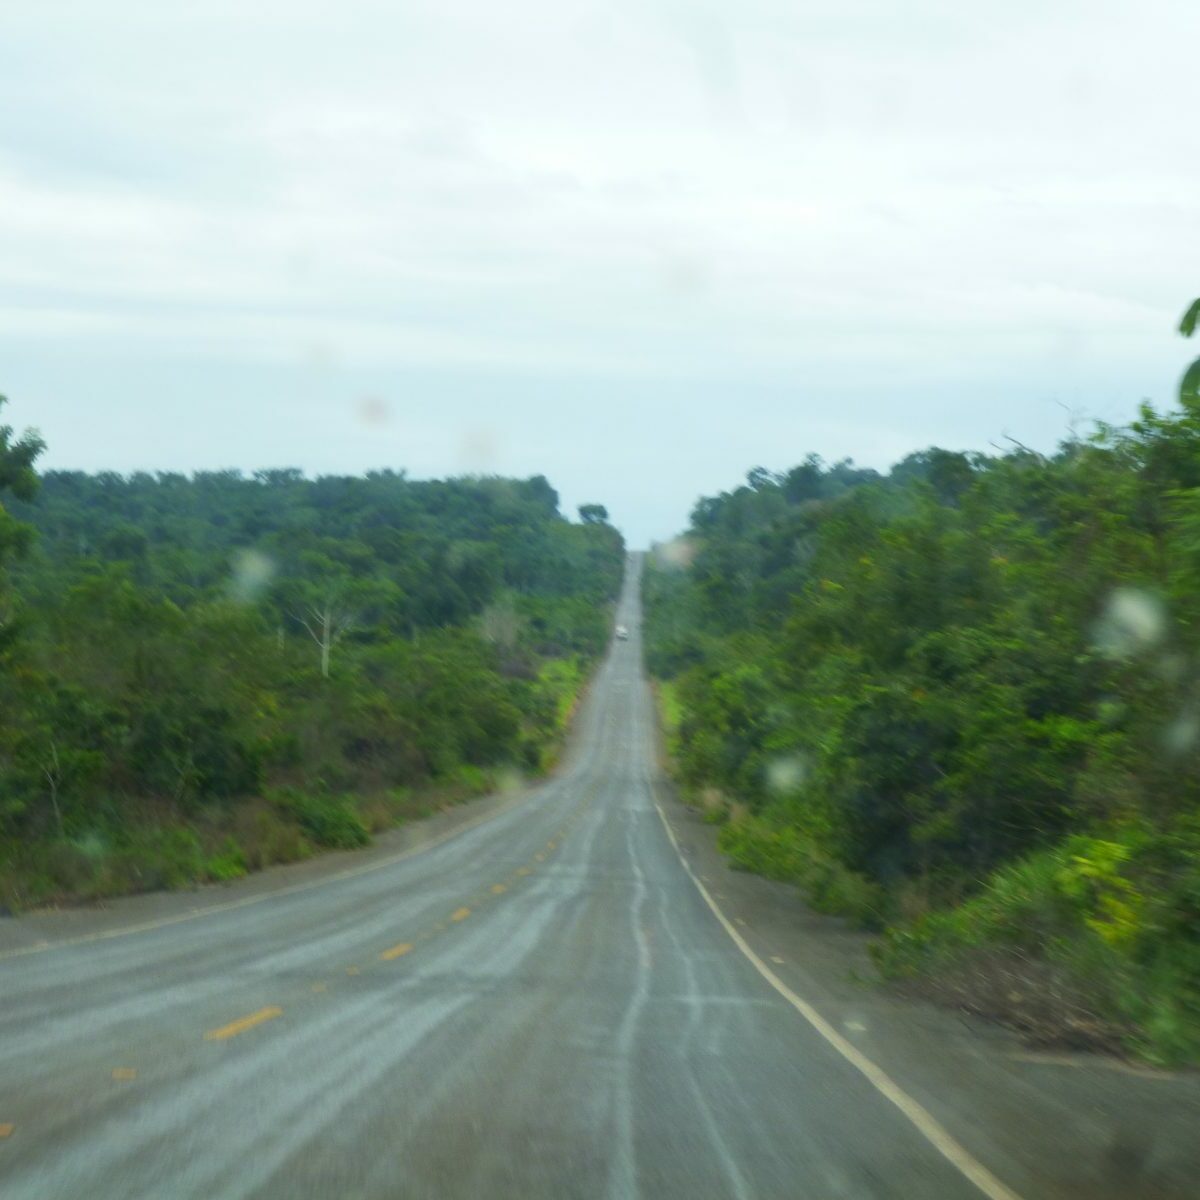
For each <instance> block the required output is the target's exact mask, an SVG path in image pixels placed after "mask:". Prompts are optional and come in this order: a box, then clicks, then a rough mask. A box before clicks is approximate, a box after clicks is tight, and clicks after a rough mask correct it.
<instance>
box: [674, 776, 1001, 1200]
mask: <svg viewBox="0 0 1200 1200" xmlns="http://www.w3.org/2000/svg"><path fill="white" fill-rule="evenodd" d="M654 807H655V808H656V809H657V810H658V815H659V818H660V819H661V821H662V823H663V828H664V829H665V830H666V831H667V837H668V838H670V839H671V845H672V846H673V847H674V849H675V853H676V855H678V857H679V862H680V864H681V865H682V866H683V869H684V870H685V871H686V872H687V873H688V878H689V879H691V881H692V882H693V883H694V884H695V885H696V888H697V889H698V890H699V892H700V895H701V896H702V897H703V898H704V902H705V904H707V905H708V907H709V908H710V909H712V912H713V915H714V916H715V917H716V918H717V920H718V921H720V922H721V927H722V928H723V929H724V930H725V932H726V933H727V934H729V936H730V937H731V938H732V939H733V942H734V945H736V946H737V948H738V949H739V950H740V951H741V952H742V953H743V954H744V955H745V956H746V958H747V959H749V960H750V964H751V966H753V967H754V969H755V970H756V971H757V972H758V973H759V974H760V975H761V976H762V977H763V978H764V979H765V980H766V981H767V982H768V983H769V984H770V985H771V986H772V987H773V988H774V989H775V990H776V991H777V992H778V993H779V994H780V995H781V996H782V997H783V998H784V999H785V1000H786V1001H787V1002H788V1003H789V1004H790V1005H791V1006H792V1007H793V1008H794V1009H795V1010H796V1011H797V1012H798V1013H799V1014H800V1015H801V1016H802V1017H803V1018H804V1019H805V1020H806V1021H807V1022H808V1023H809V1024H810V1025H811V1026H812V1027H813V1029H815V1030H816V1031H817V1033H819V1034H820V1035H821V1037H823V1038H824V1039H825V1041H827V1042H828V1043H829V1044H830V1045H831V1046H832V1047H833V1048H834V1049H835V1050H836V1051H837V1052H838V1053H839V1054H840V1055H841V1056H842V1057H843V1058H844V1059H845V1060H846V1061H847V1062H848V1063H849V1064H850V1065H851V1066H852V1067H854V1068H855V1070H857V1071H860V1072H861V1073H862V1074H863V1075H865V1076H866V1077H867V1080H868V1082H869V1083H870V1084H871V1086H872V1087H873V1088H874V1089H875V1090H876V1091H877V1092H878V1093H879V1094H880V1095H881V1096H883V1097H884V1098H885V1099H886V1100H890V1101H891V1103H892V1104H894V1105H895V1106H896V1107H897V1108H898V1109H899V1110H900V1111H901V1112H902V1113H903V1114H904V1116H905V1117H906V1118H907V1119H908V1120H909V1122H910V1123H911V1124H912V1125H914V1126H915V1127H916V1129H917V1132H918V1133H920V1134H921V1136H922V1137H924V1138H925V1140H926V1141H927V1142H929V1144H930V1145H931V1146H933V1148H934V1149H935V1150H936V1151H937V1152H938V1153H939V1154H940V1155H941V1156H942V1157H943V1158H945V1159H946V1160H947V1161H948V1162H949V1163H950V1164H951V1165H952V1166H953V1167H955V1168H956V1169H957V1170H958V1171H959V1172H961V1173H962V1174H963V1175H965V1176H966V1178H967V1179H969V1180H970V1181H971V1183H973V1184H974V1185H975V1186H976V1187H977V1188H978V1189H979V1190H980V1191H981V1192H982V1193H983V1194H984V1195H985V1196H987V1197H988V1200H1021V1197H1020V1196H1018V1195H1017V1193H1016V1192H1014V1191H1013V1190H1012V1189H1011V1188H1010V1187H1008V1186H1007V1185H1006V1184H1004V1183H1001V1182H1000V1180H999V1179H997V1178H996V1176H995V1175H993V1174H992V1173H991V1171H989V1170H988V1169H987V1167H985V1166H984V1165H983V1164H982V1163H981V1162H979V1161H978V1159H976V1158H975V1157H974V1156H973V1155H972V1154H971V1153H970V1151H969V1150H967V1149H966V1147H964V1146H963V1145H961V1144H960V1143H959V1142H958V1141H957V1140H956V1139H955V1138H954V1137H953V1136H952V1135H951V1134H950V1133H949V1132H948V1131H947V1130H946V1129H945V1128H944V1127H943V1126H942V1125H941V1124H940V1123H939V1122H938V1120H937V1118H936V1117H934V1116H933V1114H932V1113H930V1112H929V1110H928V1109H927V1108H925V1107H924V1105H922V1104H921V1103H920V1102H919V1101H917V1100H914V1099H913V1098H912V1096H910V1095H909V1094H908V1093H907V1092H906V1091H905V1090H904V1089H903V1088H902V1087H901V1086H900V1085H899V1084H898V1083H896V1081H895V1080H894V1079H892V1077H891V1076H890V1075H888V1074H887V1072H886V1071H884V1070H883V1068H882V1067H879V1066H877V1065H876V1064H875V1063H874V1062H873V1061H872V1060H871V1059H869V1058H868V1057H867V1056H866V1055H865V1054H863V1052H862V1051H861V1050H859V1049H858V1047H857V1046H855V1045H854V1044H853V1043H852V1042H849V1041H847V1040H846V1038H844V1037H843V1036H842V1035H841V1034H840V1033H838V1031H837V1030H836V1029H834V1027H833V1026H832V1025H831V1024H830V1023H829V1022H828V1021H827V1020H825V1018H824V1017H823V1016H821V1014H820V1013H819V1012H817V1010H816V1009H815V1008H813V1006H812V1005H811V1004H809V1003H808V1001H807V1000H803V999H801V998H800V997H799V996H798V995H796V993H795V992H793V991H792V989H791V988H790V987H788V985H787V984H786V983H784V982H783V980H782V979H780V978H779V976H778V975H776V974H775V972H774V971H772V970H771V968H770V967H768V966H767V964H766V963H765V962H763V960H762V959H761V958H759V957H758V955H757V954H756V953H755V952H754V951H753V950H752V949H751V948H750V945H749V943H748V942H747V941H746V939H745V938H744V937H742V935H741V934H740V933H738V931H737V929H736V928H735V927H734V925H733V924H732V923H731V922H730V920H729V919H728V918H727V917H726V916H725V914H724V913H723V912H722V911H721V910H720V908H718V907H717V903H716V901H715V900H713V898H712V896H710V895H709V893H708V889H707V888H706V887H705V886H704V884H702V883H701V882H700V880H699V879H697V878H696V875H695V873H694V872H693V871H692V868H691V867H690V866H688V862H687V859H685V858H684V857H683V852H682V851H681V850H680V848H679V842H678V840H677V839H676V837H675V831H674V830H673V829H672V828H671V823H670V822H669V821H668V820H667V814H666V813H665V812H664V811H663V807H662V805H661V804H660V803H659V802H658V799H657V797H656V798H655V801H654Z"/></svg>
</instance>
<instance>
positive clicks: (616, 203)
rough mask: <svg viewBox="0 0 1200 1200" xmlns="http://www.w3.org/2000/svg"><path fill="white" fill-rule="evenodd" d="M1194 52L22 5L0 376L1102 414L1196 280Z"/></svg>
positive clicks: (541, 6) (689, 479) (1022, 11)
mask: <svg viewBox="0 0 1200 1200" xmlns="http://www.w3.org/2000/svg"><path fill="white" fill-rule="evenodd" d="M1198 34H1200V15H1198V13H1197V10H1196V9H1195V6H1189V5H1185V4H1182V3H1174V2H1167V0H1150V2H1149V3H1145V4H1141V5H1139V6H1136V7H1134V6H1129V5H1125V4H1121V3H1118V2H1117V0H1108V2H1103V0H1101V2H1097V3H1090V4H1083V3H1081V2H1078V0H1063V2H1061V3H1057V4H1055V5H1051V6H1047V5H1046V4H1044V3H1037V4H1035V3H1032V2H1029V0H1025V2H1021V3H1015V4H1010V5H1006V6H1003V7H1001V8H999V9H997V8H995V7H992V8H990V9H981V8H978V7H977V6H976V7H972V6H967V5H962V4H960V3H955V4H950V3H946V2H941V0H924V2H922V3H914V4H910V5H906V6H901V7H897V6H895V5H893V4H890V3H887V4H885V3H882V2H881V0H880V2H862V0H860V2H859V3H834V2H833V0H829V2H828V3H825V4H818V5H805V6H796V5H794V4H790V3H789V4H785V3H782V2H780V3H768V2H765V0H742V2H740V3H736V4H735V3H733V2H732V0H727V2H725V0H722V2H718V0H705V2H703V3H701V2H699V0H687V2H686V3H685V2H684V0H679V2H677V3H671V2H660V3H645V2H644V0H643V2H640V3H634V2H633V0H620V2H618V3H612V4H607V5H605V4H596V3H584V2H582V0H575V2H570V0H564V2H559V3H550V2H549V0H539V2H536V3H529V2H526V3H517V4H510V5H505V6H495V5H491V4H483V3H465V2H462V0H455V2H453V3H446V2H445V0H442V2H437V3H434V2H432V0H429V2H426V3H410V4H407V5H405V6H403V8H397V6H395V5H392V4H386V3H383V2H382V0H380V2H378V3H357V4H354V3H337V4H334V3H317V2H316V0H304V2H297V0H290V2H289V3H286V4H283V3H276V2H274V0H272V2H270V3H266V2H263V0H260V2H258V3H250V4H246V3H238V4H234V3H232V2H226V0H221V2H220V3H208V4H205V5H202V6H193V7H192V8H191V9H180V8H179V7H178V6H173V5H161V4H158V3H150V2H148V0H138V2H136V3H135V2H132V0H106V2H105V3H103V4H101V3H99V2H98V0H96V2H89V0H76V2H69V0H57V2H55V0H44V2H43V3H41V4H39V5H23V6H18V5H11V6H8V9H7V10H6V11H5V12H4V13H3V14H0V45H2V46H4V47H5V49H4V51H3V52H2V54H3V57H2V58H0V297H3V299H2V300H0V304H3V312H0V319H2V320H3V326H2V327H0V355H3V353H4V347H5V346H6V345H7V346H8V347H9V350H10V351H12V350H13V349H15V348H16V347H18V346H19V348H20V350H21V354H22V362H23V363H24V364H25V366H24V367H23V369H22V376H21V377H22V379H23V380H27V381H29V380H31V381H33V383H34V384H35V385H36V383H37V380H38V378H39V376H38V370H37V367H36V363H35V361H34V359H36V355H37V353H38V350H37V347H38V346H43V347H44V353H45V354H46V355H57V356H59V357H61V354H62V352H63V349H64V347H66V348H69V349H70V350H72V351H73V352H75V353H77V354H79V355H81V356H84V357H86V356H89V355H94V354H102V355H104V356H106V357H107V358H108V359H109V360H111V361H114V362H115V361H117V360H121V359H122V358H124V360H125V361H126V362H127V363H128V371H129V387H128V389H127V390H126V391H123V392H122V395H121V397H120V400H119V402H120V403H122V404H128V405H136V404H137V402H138V401H137V396H136V387H137V384H136V381H137V364H138V362H139V361H140V359H142V358H143V357H144V356H145V355H147V354H154V355H159V356H161V355H166V356H170V355H171V354H176V355H178V356H179V358H180V361H181V362H183V361H184V360H185V359H186V361H187V363H188V364H189V370H200V371H203V370H205V369H209V370H211V371H213V372H214V378H215V375H216V373H221V372H223V374H222V378H228V372H229V371H230V370H231V369H232V368H234V367H236V366H237V365H238V364H243V365H245V366H247V367H251V366H254V365H255V364H265V365H267V366H270V365H272V364H274V365H278V364H281V363H283V364H288V363H296V362H304V361H307V360H308V359H310V358H311V357H312V356H313V354H314V353H315V354H317V355H318V356H320V355H325V356H326V357H329V358H331V359H332V360H333V361H335V362H336V363H337V364H338V370H339V372H341V373H342V375H343V376H344V378H345V379H346V380H347V386H348V387H357V386H358V383H357V381H355V382H353V383H351V382H350V381H351V380H355V372H356V371H357V372H361V373H370V372H374V371H379V370H381V369H385V368H391V369H393V370H396V371H405V370H415V369H419V370H422V371H433V372H436V371H438V370H443V371H445V372H447V378H448V379H449V376H450V375H451V374H453V373H454V372H458V371H461V370H464V369H466V370H470V371H493V372H495V373H496V376H497V378H498V379H499V378H509V379H512V378H514V376H513V373H514V372H530V371H535V372H536V371H541V372H561V373H565V374H566V375H567V376H570V375H571V373H574V374H575V375H576V376H577V377H578V378H579V379H584V378H590V379H594V378H610V379H612V380H613V387H614V389H629V388H631V387H636V386H640V387H641V388H642V389H643V392H642V394H644V395H647V396H653V395H654V394H655V390H654V389H655V388H656V387H657V385H658V383H659V382H660V381H662V380H667V379H669V380H675V381H678V382H682V383H686V381H687V380H689V379H691V380H694V381H696V382H697V384H698V385H699V384H701V383H703V384H705V385H708V384H711V383H712V381H714V380H724V381H727V383H728V384H729V387H730V388H731V389H736V387H737V381H738V380H740V379H745V380H747V381H753V382H754V384H755V386H762V387H766V388H768V389H771V388H776V387H789V386H790V387H795V386H796V385H797V384H798V383H800V382H803V383H805V384H808V385H809V387H808V388H805V389H804V394H805V395H806V396H807V397H809V398H808V399H806V400H804V401H800V400H799V399H798V400H797V404H798V405H803V404H807V405H809V406H810V407H809V408H807V409H804V410H803V412H802V413H801V415H802V416H803V415H804V413H807V414H808V417H809V427H810V428H811V429H812V430H813V437H814V438H815V437H817V436H819V435H820V434H821V430H822V428H823V426H822V425H821V420H822V419H823V416H824V413H823V411H822V406H821V405H820V403H819V402H818V401H815V400H814V399H813V398H812V396H813V392H814V391H819V390H820V389H822V388H825V389H827V390H829V391H830V392H831V394H832V393H837V392H838V391H839V390H840V391H841V392H845V393H853V392H855V391H856V389H857V390H858V391H860V392H870V391H871V390H872V389H879V388H880V387H881V386H885V385H886V386H887V387H889V388H890V389H891V390H892V393H893V394H894V395H897V396H902V397H904V398H905V403H904V404H903V405H901V406H900V407H901V410H902V412H903V414H904V415H903V417H899V418H893V417H891V416H889V415H888V413H887V411H884V410H882V409H880V410H878V411H873V413H872V416H871V422H872V423H871V425H870V427H869V428H863V429H862V430H861V431H860V436H861V438H862V440H863V442H864V443H870V444H874V445H884V444H886V445H901V446H907V445H908V444H910V443H907V442H906V441H905V439H906V438H909V437H913V436H917V434H916V431H915V430H914V429H913V420H912V416H913V413H914V412H917V413H924V414H925V416H926V417H928V421H927V422H926V424H927V425H928V426H929V427H930V428H931V430H932V432H933V434H934V436H935V437H936V436H937V432H936V430H937V420H938V419H941V417H942V415H943V410H942V408H941V407H939V406H940V405H944V401H941V400H937V399H936V398H933V399H930V397H932V396H933V394H934V393H936V392H937V391H938V389H939V388H944V387H946V386H949V384H948V382H947V381H954V383H955V385H956V386H957V385H959V384H961V385H964V386H969V387H974V388H977V389H979V390H980V391H981V392H983V393H988V392H989V389H992V390H994V389H995V388H996V387H998V386H1000V385H1001V384H1003V385H1005V386H1011V381H1012V380H1014V379H1020V378H1025V379H1026V380H1027V381H1028V387H1029V389H1031V390H1032V391H1033V392H1037V393H1038V394H1040V395H1041V396H1042V397H1043V398H1045V397H1048V396H1050V395H1058V394H1064V393H1065V394H1068V395H1073V394H1075V393H1077V392H1079V391H1083V392H1085V393H1086V394H1089V395H1090V394H1091V393H1092V392H1093V391H1094V388H1095V381H1096V379H1097V378H1101V379H1105V378H1107V379H1112V380H1114V381H1127V380H1133V379H1144V380H1145V383H1144V385H1141V386H1139V387H1138V388H1137V390H1136V394H1133V393H1131V394H1130V395H1129V397H1128V402H1129V405H1130V407H1131V406H1132V403H1133V402H1134V401H1135V400H1136V399H1138V398H1140V395H1141V394H1143V393H1151V394H1158V395H1160V396H1161V395H1162V393H1163V391H1164V390H1165V389H1164V387H1163V386H1162V385H1163V384H1164V383H1165V382H1166V381H1169V379H1170V377H1171V373H1172V371H1173V369H1174V367H1173V365H1172V364H1173V362H1174V361H1175V359H1177V358H1179V357H1181V355H1180V350H1179V347H1178V346H1176V345H1174V344H1173V343H1172V341H1171V325H1172V320H1173V318H1174V316H1175V315H1176V310H1177V309H1179V308H1181V307H1182V305H1183V304H1184V303H1185V302H1186V300H1187V299H1189V298H1190V296H1191V295H1192V294H1193V292H1194V291H1195V290H1196V289H1197V280H1198V279H1200V239H1197V238H1196V237H1195V235H1194V234H1195V228H1196V224H1197V217H1198V216H1200V214H1198V213H1197V196H1198V195H1200V191H1198V185H1200V160H1198V159H1197V157H1196V155H1195V154H1194V152H1193V151H1194V145H1195V137H1196V124H1195V116H1194V104H1193V101H1192V94H1191V93H1192V76H1193V64H1192V61H1191V60H1192V54H1193V47H1194V45H1195V44H1196V42H1197V35H1198ZM314 348H315V349H314ZM31 355H32V356H33V357H32V358H31V357H30V356H31ZM1172 356H1174V358H1173V357H1172ZM0 361H2V359H0ZM47 377H48V376H47ZM0 384H3V381H2V380H0ZM59 386H60V387H62V386H68V387H69V385H66V384H62V383H60V385H59ZM86 386H89V385H88V382H87V381H86V380H84V379H82V378H81V379H80V383H79V387H80V389H83V388H85V387H86ZM447 386H449V384H447ZM1120 386H1126V385H1125V384H1124V383H1121V385H1120ZM10 390H11V389H10ZM706 394H710V395H711V393H706ZM729 395H730V399H729V401H728V408H727V411H726V414H725V415H726V417H727V418H728V420H729V421H730V422H732V423H736V422H738V421H740V420H744V419H745V417H746V415H747V414H746V410H745V409H744V408H742V407H739V404H738V403H737V401H736V390H734V391H731V392H730V393H729ZM708 402H709V403H715V404H718V405H719V404H720V401H719V400H709V401H708ZM261 403H264V404H266V403H268V401H267V400H265V399H264V400H262V401H261ZM814 405H815V407H812V406H814ZM930 405H932V407H930ZM922 406H925V407H922ZM757 411H759V412H760V413H761V415H762V417H763V419H766V418H767V416H768V415H769V414H768V410H767V409H766V408H761V409H759V410H757ZM15 412H16V410H14V413H15ZM710 416H711V420H707V419H706V421H705V428H706V429H719V428H721V418H722V413H721V411H720V410H719V409H718V411H717V412H715V413H714V414H710ZM513 420H514V421H519V417H518V416H514V418H513ZM880 421H882V422H883V423H884V424H883V427H880V425H879V422H880ZM889 422H890V423H889ZM918 425H920V422H918ZM964 428H965V429H966V431H967V435H968V436H973V437H974V438H975V440H976V442H977V444H983V443H984V442H985V441H986V440H988V437H990V436H993V435H994V433H995V427H994V425H989V424H986V423H985V418H984V417H981V418H980V420H978V421H977V422H976V424H975V425H974V426H971V425H970V422H968V423H967V425H966V426H962V424H961V422H956V423H955V425H954V430H953V432H955V433H956V434H957V433H960V432H961V430H962V429H964ZM971 429H974V433H971ZM1058 431H1059V430H1058V426H1057V424H1055V423H1054V422H1053V421H1049V420H1048V421H1047V423H1046V425H1045V430H1044V431H1040V432H1039V431H1035V432H1039V436H1043V437H1050V436H1053V434H1054V433H1057V432H1058ZM47 434H48V436H49V437H50V439H51V446H52V448H53V447H54V445H55V444H56V436H57V437H58V441H59V443H60V444H69V442H67V443H64V442H63V440H62V436H60V435H58V431H56V430H54V429H51V428H49V426H48V427H47ZM921 436H924V434H923V432H922V435H921ZM320 437H321V434H320V431H319V430H317V431H314V434H313V438H314V454H315V453H317V451H318V449H319V441H320ZM846 437H847V438H848V439H849V440H852V431H850V432H848V433H847V434H846ZM528 440H529V439H525V438H521V437H516V438H514V441H519V442H527V441H528ZM444 441H445V442H446V444H447V445H449V444H454V437H453V436H447V438H445V439H444ZM539 444H543V445H544V449H545V452H546V453H547V455H548V456H549V457H550V458H553V456H554V453H555V449H554V445H553V444H552V443H539ZM813 448H815V449H817V450H825V451H827V452H829V448H828V447H825V446H821V445H811V444H810V445H805V446H802V447H797V454H799V453H802V452H806V451H807V450H808V449H813ZM613 449H614V452H615V450H616V449H617V447H615V446H614V447H613ZM724 449H725V450H726V452H727V453H729V454H732V453H734V452H736V443H735V442H730V444H729V446H728V447H727V448H724ZM613 458H614V461H615V458H616V455H615V453H614V455H613ZM362 465H367V464H365V463H364V464H362ZM748 465H751V464H749V463H735V462H731V463H730V470H731V472H733V473H735V474H736V473H738V472H740V470H741V468H742V467H744V466H748ZM776 465H784V464H782V463H780V464H776ZM454 467H455V463H454V462H452V461H447V462H446V464H445V466H444V468H442V469H447V470H451V469H454ZM541 469H544V470H546V471H547V473H549V474H552V475H553V474H554V470H555V463H554V462H553V461H547V462H546V463H545V464H544V465H543V467H542V468H541ZM672 478H673V481H672V482H671V483H670V486H671V487H673V488H675V489H676V495H675V499H674V500H673V503H674V504H675V507H676V510H677V511H678V512H679V513H680V514H682V512H683V511H684V510H685V509H686V506H687V504H688V503H689V501H690V498H691V493H692V492H694V490H696V489H697V488H699V487H702V486H707V484H706V481H705V480H703V479H700V478H699V477H693V476H690V475H688V474H687V471H686V470H685V469H684V468H683V467H680V468H679V469H678V470H677V471H676V472H675V474H674V476H673V477H672ZM613 486H614V487H617V488H619V487H620V486H622V481H621V479H620V478H619V473H618V475H617V476H616V477H614V482H613ZM601 498H603V497H601ZM658 532H659V533H664V532H666V531H665V530H658Z"/></svg>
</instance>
